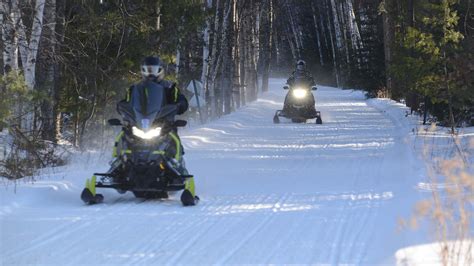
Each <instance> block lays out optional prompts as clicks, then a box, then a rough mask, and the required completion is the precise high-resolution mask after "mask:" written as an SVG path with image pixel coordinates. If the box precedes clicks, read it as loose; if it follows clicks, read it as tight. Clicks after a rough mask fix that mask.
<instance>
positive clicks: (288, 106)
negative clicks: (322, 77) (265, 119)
mask: <svg viewBox="0 0 474 266" xmlns="http://www.w3.org/2000/svg"><path fill="white" fill-rule="evenodd" d="M283 88H284V89H285V90H289V91H288V93H287V94H286V98H285V103H284V105H283V110H277V111H276V113H275V116H274V117H273V123H275V124H278V123H280V118H279V117H285V118H289V119H291V121H292V122H294V123H305V122H306V120H307V119H314V118H316V124H322V123H323V121H322V119H321V113H320V112H319V111H316V108H315V100H314V95H313V93H312V92H311V91H315V90H317V87H316V86H310V85H309V84H308V83H307V82H306V81H305V80H298V79H296V80H295V82H294V83H293V84H292V85H291V86H290V85H285V86H283Z"/></svg>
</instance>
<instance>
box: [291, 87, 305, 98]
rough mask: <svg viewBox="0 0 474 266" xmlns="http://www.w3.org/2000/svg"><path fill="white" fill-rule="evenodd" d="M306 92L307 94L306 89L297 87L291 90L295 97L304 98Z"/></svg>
mask: <svg viewBox="0 0 474 266" xmlns="http://www.w3.org/2000/svg"><path fill="white" fill-rule="evenodd" d="M307 94H308V91H307V90H305V89H301V88H297V89H294V90H293V96H294V97H295V98H297V99H301V98H304V97H306V95H307Z"/></svg>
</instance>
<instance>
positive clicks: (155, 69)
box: [142, 65, 162, 77]
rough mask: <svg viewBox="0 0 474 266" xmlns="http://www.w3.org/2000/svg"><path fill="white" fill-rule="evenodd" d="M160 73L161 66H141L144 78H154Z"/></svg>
mask: <svg viewBox="0 0 474 266" xmlns="http://www.w3.org/2000/svg"><path fill="white" fill-rule="evenodd" d="M161 71H162V68H161V66H157V65H144V66H142V74H143V75H144V76H150V75H152V76H155V77H158V74H159V73H160V72H161Z"/></svg>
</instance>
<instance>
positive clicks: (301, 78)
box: [286, 60, 316, 87]
mask: <svg viewBox="0 0 474 266" xmlns="http://www.w3.org/2000/svg"><path fill="white" fill-rule="evenodd" d="M286 83H287V84H288V85H290V87H291V86H293V85H294V84H296V83H304V84H307V86H308V87H312V86H315V85H316V82H315V81H314V78H313V77H312V76H311V74H310V73H309V72H308V71H307V70H306V62H305V61H303V60H298V62H296V69H295V71H293V73H292V74H291V76H290V77H289V78H288V80H287V81H286Z"/></svg>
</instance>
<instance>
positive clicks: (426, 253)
mask: <svg viewBox="0 0 474 266" xmlns="http://www.w3.org/2000/svg"><path fill="white" fill-rule="evenodd" d="M473 245H474V241H473V240H468V241H463V242H461V241H451V242H447V243H439V242H437V243H431V244H426V245H419V246H412V247H407V248H404V249H401V250H399V251H397V253H396V254H395V256H396V258H397V265H399V266H405V265H410V266H417V265H430V266H435V265H473V263H474V260H473V259H474V246H473ZM443 251H448V252H449V251H450V252H449V253H451V256H449V255H448V256H447V258H445V261H443V258H442V257H441V256H440V254H442V253H443Z"/></svg>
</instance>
